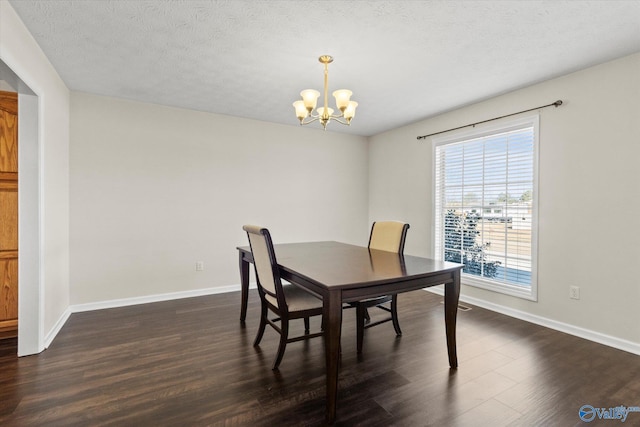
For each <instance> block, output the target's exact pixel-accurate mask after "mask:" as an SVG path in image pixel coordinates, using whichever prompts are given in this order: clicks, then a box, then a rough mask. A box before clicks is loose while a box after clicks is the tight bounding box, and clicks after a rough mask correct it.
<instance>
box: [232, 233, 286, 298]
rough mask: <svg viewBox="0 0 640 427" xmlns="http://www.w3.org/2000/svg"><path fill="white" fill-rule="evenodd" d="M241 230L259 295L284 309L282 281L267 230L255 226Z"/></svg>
mask: <svg viewBox="0 0 640 427" xmlns="http://www.w3.org/2000/svg"><path fill="white" fill-rule="evenodd" d="M242 229H243V230H244V231H246V232H247V237H248V238H249V246H251V253H252V254H253V265H254V267H255V271H256V279H257V281H258V287H259V288H260V291H261V293H262V292H263V293H264V296H265V298H266V299H267V300H268V301H269V302H270V303H271V304H273V305H274V306H276V307H278V308H286V303H285V301H284V293H283V291H282V281H281V280H280V272H279V270H278V263H277V262H276V254H275V251H274V250H273V242H272V241H271V235H270V234H269V230H267V229H266V228H263V227H260V226H257V225H245V226H243V227H242Z"/></svg>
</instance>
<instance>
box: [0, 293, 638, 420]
mask: <svg viewBox="0 0 640 427" xmlns="http://www.w3.org/2000/svg"><path fill="white" fill-rule="evenodd" d="M441 300H442V298H441V297H439V296H436V295H434V294H431V293H428V292H424V291H416V292H411V293H407V294H401V295H400V297H399V308H400V312H399V313H400V322H401V326H402V331H403V336H402V337H399V338H396V336H395V334H394V331H393V327H392V325H391V324H390V323H386V324H384V325H380V326H377V327H375V328H371V329H368V330H367V331H366V332H365V341H364V352H363V354H362V356H361V357H360V358H358V357H357V355H356V337H355V310H346V311H345V312H344V318H343V336H342V365H341V371H340V383H339V384H340V385H339V400H338V416H337V418H338V420H337V424H336V425H339V426H473V427H477V426H492V427H496V426H575V425H582V424H587V423H583V422H582V421H581V420H580V419H579V417H578V410H579V408H580V407H581V406H582V405H585V404H589V405H592V406H594V407H602V408H610V407H616V406H620V405H625V406H627V407H629V406H640V356H636V355H633V354H630V353H626V352H623V351H620V350H616V349H613V348H610V347H606V346H602V345H599V344H596V343H593V342H589V341H586V340H583V339H580V338H576V337H573V336H570V335H566V334H563V333H560V332H557V331H553V330H550V329H546V328H543V327H540V326H536V325H533V324H530V323H527V322H523V321H520V320H516V319H512V318H509V317H506V316H503V315H500V314H497V313H493V312H490V311H487V310H484V309H481V308H478V307H472V310H470V311H459V313H458V357H459V364H460V366H459V368H458V369H457V370H450V369H449V368H448V364H447V352H446V341H445V335H444V315H443V305H442V304H440V301H441ZM239 303H240V296H239V293H229V294H222V295H213V296H204V297H198V298H189V299H182V300H176V301H169V302H161V303H154V304H145V305H138V306H132V307H125V308H116V309H108V310H100V311H94V312H87V313H77V314H73V315H72V316H71V317H70V318H69V320H68V321H67V324H66V325H65V326H64V328H63V329H62V331H61V332H60V333H59V334H58V336H57V337H56V339H55V340H54V342H53V343H52V345H51V347H50V348H49V349H47V350H46V351H44V352H43V353H41V354H39V355H36V356H28V357H23V358H17V357H16V356H15V354H16V340H15V339H10V340H4V341H0V425H2V426H137V427H142V426H321V425H324V405H325V401H324V394H325V386H324V358H323V342H322V338H316V339H313V340H311V341H307V342H298V343H292V344H289V345H288V346H287V351H286V353H285V356H284V359H283V361H282V364H281V366H280V370H279V372H273V371H271V369H270V366H271V363H272V360H273V357H274V356H275V352H276V348H277V337H278V336H277V334H276V333H275V332H274V331H272V330H270V329H267V331H266V332H265V337H264V338H263V340H262V343H261V346H260V348H258V349H256V348H254V347H253V346H252V342H253V338H254V334H255V331H256V327H257V324H258V310H259V307H258V296H257V293H255V291H252V293H251V295H250V304H249V311H248V316H247V323H246V326H245V327H243V326H242V325H241V324H240V322H239V320H238V318H239V311H240V304H239ZM375 314H376V312H375V311H373V312H372V315H375ZM314 320H315V319H314ZM318 323H319V321H316V322H315V323H314V321H313V320H312V329H314V327H315V328H316V329H317V328H318V327H319V324H318ZM295 327H296V329H295V330H294V331H293V333H300V332H301V330H302V321H300V322H299V324H296V326H295ZM619 424H620V421H618V420H606V421H604V420H602V421H601V420H598V419H596V420H595V421H593V422H591V423H588V425H590V426H591V425H605V426H613V425H619ZM623 425H625V426H633V425H636V426H637V425H640V413H630V414H629V415H628V418H627V421H626V422H625V423H624V424H623Z"/></svg>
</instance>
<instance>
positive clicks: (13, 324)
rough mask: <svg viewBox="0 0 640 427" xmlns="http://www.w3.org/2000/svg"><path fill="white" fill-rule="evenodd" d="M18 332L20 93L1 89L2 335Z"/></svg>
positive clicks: (0, 213) (0, 273) (7, 335)
mask: <svg viewBox="0 0 640 427" xmlns="http://www.w3.org/2000/svg"><path fill="white" fill-rule="evenodd" d="M17 333H18V94H17V93H12V92H2V91H0V338H7V337H11V336H17Z"/></svg>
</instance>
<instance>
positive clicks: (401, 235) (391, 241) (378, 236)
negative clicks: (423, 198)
mask: <svg viewBox="0 0 640 427" xmlns="http://www.w3.org/2000/svg"><path fill="white" fill-rule="evenodd" d="M408 229H409V224H407V223H404V222H400V221H376V222H374V223H373V225H372V226H371V234H370V235H369V249H377V250H381V251H387V252H396V253H399V254H401V253H403V252H404V241H405V239H406V238H407V230H408Z"/></svg>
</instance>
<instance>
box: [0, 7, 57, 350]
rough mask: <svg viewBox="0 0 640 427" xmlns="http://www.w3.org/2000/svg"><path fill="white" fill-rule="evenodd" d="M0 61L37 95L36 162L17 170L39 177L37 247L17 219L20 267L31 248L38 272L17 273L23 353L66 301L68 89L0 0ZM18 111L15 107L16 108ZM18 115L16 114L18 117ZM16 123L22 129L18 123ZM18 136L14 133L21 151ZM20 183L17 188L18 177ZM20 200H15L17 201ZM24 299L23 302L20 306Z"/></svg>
mask: <svg viewBox="0 0 640 427" xmlns="http://www.w3.org/2000/svg"><path fill="white" fill-rule="evenodd" d="M0 61H2V62H3V63H4V64H5V65H6V66H7V67H9V68H10V69H11V71H12V72H13V73H15V75H16V76H17V77H18V78H19V79H20V81H21V84H22V83H24V85H26V86H28V89H29V90H27V89H26V88H25V93H27V92H29V91H32V92H33V93H35V95H36V96H37V101H35V100H34V102H33V103H32V104H33V105H37V117H29V122H31V123H37V138H36V140H35V141H34V144H37V147H29V150H30V151H31V150H32V149H33V150H34V151H35V152H36V154H35V156H37V157H38V158H39V164H29V165H25V164H21V165H20V173H22V171H23V170H24V169H25V168H27V169H29V170H32V169H35V170H36V171H37V172H36V173H35V175H37V176H38V177H39V180H40V182H39V194H36V195H35V197H36V200H38V199H39V215H40V217H39V221H40V230H38V231H37V232H36V238H39V239H40V245H39V248H35V249H34V248H33V247H29V248H26V247H23V245H22V243H23V234H24V233H23V232H24V230H23V227H22V225H21V237H20V242H21V247H20V264H21V266H20V271H23V268H24V265H25V262H26V261H27V260H26V258H25V257H24V256H23V255H24V254H26V253H34V252H35V253H36V255H35V256H36V257H37V259H36V266H35V268H39V272H38V273H39V274H30V276H33V277H35V279H34V280H33V281H25V280H23V279H24V278H26V277H27V275H22V274H21V277H20V283H19V287H20V296H19V298H20V302H19V303H20V311H19V318H18V321H19V328H20V330H19V347H18V351H19V354H28V353H35V352H39V351H41V350H42V349H43V348H44V344H45V343H44V341H45V337H47V336H50V335H51V334H52V332H53V331H55V330H56V328H58V327H59V326H60V322H61V319H63V318H64V315H65V312H66V309H67V307H68V306H69V174H68V171H69V91H68V89H67V87H66V86H65V85H64V83H63V82H62V80H61V79H60V77H59V76H58V74H57V72H56V70H55V69H54V68H53V66H52V65H51V64H50V63H49V61H48V60H47V58H46V56H45V55H44V54H43V53H42V51H41V50H40V47H39V46H38V45H37V44H36V42H35V40H34V39H33V37H32V36H31V34H30V33H29V32H28V31H27V29H26V28H25V26H24V25H23V23H22V21H21V20H20V18H19V17H18V16H17V15H16V13H15V11H14V10H13V8H12V7H11V5H10V4H9V3H8V2H6V1H4V0H0ZM19 91H21V89H20V88H19ZM21 92H22V91H21ZM30 104H31V103H30ZM29 110H32V109H31V108H30V109H29ZM23 111H24V110H23V109H22V108H20V114H22V112H23ZM24 119H25V118H24V117H19V120H20V121H23V120H24ZM20 129H21V130H22V129H23V128H22V125H21V127H20ZM35 133H36V132H34V134H35ZM22 136H24V135H19V144H20V145H19V150H21V151H22V150H23V143H24V141H23V139H22ZM32 158H33V157H32ZM20 159H21V161H22V160H23V159H24V157H23V156H22V155H21V156H20ZM34 161H38V160H37V159H36V160H34ZM20 188H21V190H20V191H21V192H22V188H23V185H22V183H21V184H20ZM23 196H26V195H25V194H22V193H21V195H20V197H21V199H22V197H23ZM29 196H31V195H29ZM23 206H24V204H23V202H22V200H21V201H20V207H21V208H22V207H23ZM29 214H33V212H30V213H25V212H22V211H21V212H20V221H22V220H23V218H24V217H25V215H29ZM38 234H39V236H38ZM30 273H33V272H30ZM23 276H24V277H23ZM27 303H28V304H29V305H28V306H25V305H24V304H27ZM34 306H35V307H34ZM34 319H36V320H35V322H36V323H37V330H30V331H29V332H28V335H29V336H25V335H24V333H23V329H22V325H23V324H25V323H27V322H29V323H32V322H34ZM33 335H36V336H35V337H34V336H33ZM25 345H26V346H25Z"/></svg>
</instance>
